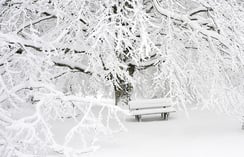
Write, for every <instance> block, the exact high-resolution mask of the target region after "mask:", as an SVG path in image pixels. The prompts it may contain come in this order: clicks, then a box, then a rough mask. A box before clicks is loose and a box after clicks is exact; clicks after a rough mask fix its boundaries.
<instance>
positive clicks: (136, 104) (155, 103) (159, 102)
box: [129, 98, 172, 110]
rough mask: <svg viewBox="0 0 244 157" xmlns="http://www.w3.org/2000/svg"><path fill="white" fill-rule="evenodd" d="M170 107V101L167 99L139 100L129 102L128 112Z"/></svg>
mask: <svg viewBox="0 0 244 157" xmlns="http://www.w3.org/2000/svg"><path fill="white" fill-rule="evenodd" d="M169 106H172V101H171V99H169V98H160V99H140V100H133V101H130V102H129V107H130V110H133V109H143V108H156V107H169Z"/></svg>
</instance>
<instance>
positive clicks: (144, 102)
mask: <svg viewBox="0 0 244 157" xmlns="http://www.w3.org/2000/svg"><path fill="white" fill-rule="evenodd" d="M129 109H130V115H132V116H135V118H136V119H137V120H138V121H141V116H142V115H150V114H161V117H162V118H163V119H164V120H168V117H169V114H170V113H171V112H175V109H174V107H172V101H171V99H169V98H159V99H139V100H133V101H130V102H129Z"/></svg>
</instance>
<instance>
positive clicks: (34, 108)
mask: <svg viewBox="0 0 244 157" xmlns="http://www.w3.org/2000/svg"><path fill="white" fill-rule="evenodd" d="M0 6H1V7H0V73H1V75H0V105H1V106H0V113H1V114H0V118H1V121H0V122H1V123H0V124H1V128H0V136H1V137H2V139H1V141H0V147H1V151H2V152H3V154H6V156H13V155H16V156H21V155H22V156H25V155H26V154H29V155H30V156H31V155H33V156H34V155H35V154H38V153H40V152H43V150H48V149H47V148H49V149H52V150H55V151H58V152H62V153H65V154H66V155H71V152H73V151H74V150H73V149H71V147H69V146H68V144H69V142H70V141H71V138H72V136H75V135H76V134H77V133H78V134H79V135H80V136H81V139H82V141H83V146H82V149H81V150H79V151H77V152H76V153H82V152H87V151H91V150H93V149H94V147H93V146H94V144H95V141H96V136H97V135H98V134H100V133H101V132H103V133H104V132H111V131H112V130H111V126H110V120H115V121H117V122H118V124H119V129H121V128H122V129H123V126H122V124H121V123H120V120H119V119H118V115H117V112H118V111H121V112H124V111H123V110H121V109H120V108H118V107H117V106H115V105H111V104H113V103H111V102H109V101H108V100H107V99H104V98H113V97H114V98H115V104H116V105H117V104H123V103H125V104H126V103H127V102H128V101H129V100H130V99H132V93H134V94H135V95H139V92H141V95H143V96H144V97H149V98H153V97H170V98H172V100H173V101H174V102H175V104H176V105H177V106H178V107H180V108H182V107H183V108H185V106H186V105H188V104H196V105H198V106H200V107H203V108H210V109H215V110H218V111H224V112H226V113H233V114H236V115H240V114H241V113H243V112H244V111H243V100H244V99H243V96H242V95H243V94H242V93H243V89H244V88H243V77H244V76H243V59H244V58H243V53H244V31H243V30H244V2H243V1H242V0H229V1H221V0H216V1H212V0H198V1H196V0H161V1H160V0H92V1H91V0H38V1H36V0H1V1H0ZM90 96H94V97H90ZM27 109H28V110H27ZM23 111H25V112H24V113H22V114H18V113H20V112H23ZM65 117H71V118H72V119H75V120H76V121H77V124H76V125H75V126H74V128H72V129H71V130H70V132H68V133H67V136H66V139H65V143H64V145H59V144H57V143H56V141H55V140H54V138H53V132H52V130H51V128H50V125H51V123H52V122H51V121H53V120H63V119H64V118H65ZM91 130H92V131H91ZM35 146H36V147H35ZM40 146H43V147H40ZM47 153H48V152H47ZM73 154H75V153H73Z"/></svg>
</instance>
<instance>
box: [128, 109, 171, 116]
mask: <svg viewBox="0 0 244 157" xmlns="http://www.w3.org/2000/svg"><path fill="white" fill-rule="evenodd" d="M166 112H175V108H174V107H167V108H152V109H140V110H131V111H130V114H131V115H132V116H135V115H147V114H157V113H166Z"/></svg>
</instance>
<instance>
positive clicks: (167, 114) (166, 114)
mask: <svg viewBox="0 0 244 157" xmlns="http://www.w3.org/2000/svg"><path fill="white" fill-rule="evenodd" d="M164 119H165V120H168V119H169V112H167V113H164Z"/></svg>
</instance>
